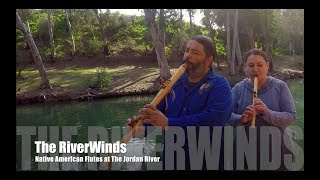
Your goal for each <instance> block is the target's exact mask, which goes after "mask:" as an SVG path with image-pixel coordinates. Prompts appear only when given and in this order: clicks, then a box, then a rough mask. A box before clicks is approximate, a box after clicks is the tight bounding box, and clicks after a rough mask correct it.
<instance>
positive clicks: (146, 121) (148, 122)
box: [143, 119, 152, 124]
mask: <svg viewBox="0 0 320 180" xmlns="http://www.w3.org/2000/svg"><path fill="white" fill-rule="evenodd" d="M143 122H144V123H147V124H151V123H152V121H151V119H144V120H143Z"/></svg>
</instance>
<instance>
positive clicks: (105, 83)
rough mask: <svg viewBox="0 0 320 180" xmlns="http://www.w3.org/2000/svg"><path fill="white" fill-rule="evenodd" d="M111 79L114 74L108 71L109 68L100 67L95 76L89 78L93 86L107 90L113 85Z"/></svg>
mask: <svg viewBox="0 0 320 180" xmlns="http://www.w3.org/2000/svg"><path fill="white" fill-rule="evenodd" d="M111 81H112V76H111V75H110V73H109V72H107V68H98V69H97V70H96V72H95V74H93V77H91V78H89V85H90V86H91V87H93V88H98V89H101V90H107V89H108V88H109V86H110V85H111Z"/></svg>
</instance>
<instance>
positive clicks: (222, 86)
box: [157, 71, 232, 127]
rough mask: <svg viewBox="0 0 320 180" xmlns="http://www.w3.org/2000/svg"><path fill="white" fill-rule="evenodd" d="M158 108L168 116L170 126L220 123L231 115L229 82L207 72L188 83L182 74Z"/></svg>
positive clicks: (216, 124)
mask: <svg viewBox="0 0 320 180" xmlns="http://www.w3.org/2000/svg"><path fill="white" fill-rule="evenodd" d="M172 89H173V91H174V94H175V95H173V94H172V93H170V94H168V95H167V108H166V102H165V99H164V100H162V101H161V102H160V103H159V105H158V106H157V108H158V109H159V110H160V111H162V112H163V113H164V114H165V115H166V116H167V117H168V125H169V126H181V127H184V126H223V125H224V124H225V123H226V122H227V121H228V119H229V117H230V115H231V107H232V94H231V88H230V85H229V83H228V81H227V80H226V79H225V78H223V77H222V76H220V75H218V74H216V73H215V72H214V71H209V72H208V74H207V75H206V76H205V77H203V78H202V80H200V81H199V82H198V83H195V84H191V83H189V81H188V77H187V75H186V73H185V74H183V75H182V76H181V77H180V78H179V80H178V81H177V82H176V83H175V85H174V86H173V87H172Z"/></svg>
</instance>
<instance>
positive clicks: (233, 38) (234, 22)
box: [231, 10, 237, 75]
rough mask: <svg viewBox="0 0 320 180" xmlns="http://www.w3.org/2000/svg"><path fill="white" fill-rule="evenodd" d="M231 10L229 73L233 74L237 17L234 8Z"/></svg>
mask: <svg viewBox="0 0 320 180" xmlns="http://www.w3.org/2000/svg"><path fill="white" fill-rule="evenodd" d="M231 11H232V13H231V14H232V16H231V17H232V18H231V19H233V22H232V23H233V25H232V26H231V27H232V28H233V31H232V32H233V33H232V46H231V47H232V51H231V53H232V54H231V69H232V71H231V75H235V74H236V73H235V68H234V63H235V59H236V45H237V36H236V35H237V26H236V25H237V19H236V16H235V13H234V11H235V10H231Z"/></svg>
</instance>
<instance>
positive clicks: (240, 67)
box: [234, 9, 244, 74]
mask: <svg viewBox="0 0 320 180" xmlns="http://www.w3.org/2000/svg"><path fill="white" fill-rule="evenodd" d="M234 36H235V37H236V44H235V49H234V51H235V52H236V57H237V64H238V72H239V74H244V70H243V61H242V56H241V48H240V42H239V33H238V9H236V10H235V12H234Z"/></svg>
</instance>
